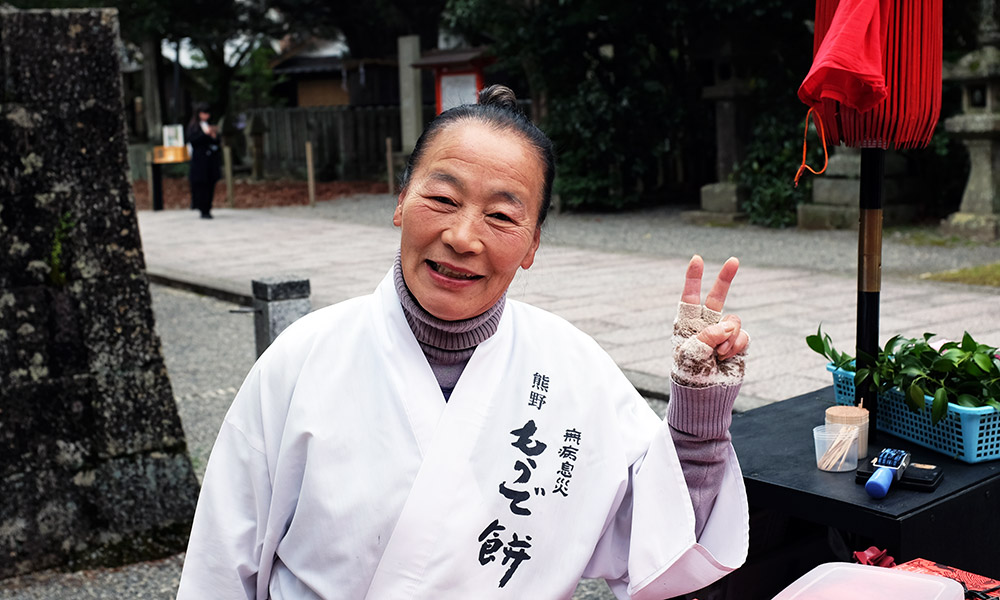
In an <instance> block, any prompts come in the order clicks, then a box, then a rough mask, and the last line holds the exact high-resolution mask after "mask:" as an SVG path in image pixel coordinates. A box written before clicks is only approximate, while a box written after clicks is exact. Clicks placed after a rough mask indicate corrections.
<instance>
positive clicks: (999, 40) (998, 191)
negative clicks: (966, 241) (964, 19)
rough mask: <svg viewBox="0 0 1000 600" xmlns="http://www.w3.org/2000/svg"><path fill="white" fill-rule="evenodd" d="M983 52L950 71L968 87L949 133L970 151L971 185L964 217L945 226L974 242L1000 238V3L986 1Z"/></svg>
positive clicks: (947, 125)
mask: <svg viewBox="0 0 1000 600" xmlns="http://www.w3.org/2000/svg"><path fill="white" fill-rule="evenodd" d="M981 6H982V19H981V21H980V27H979V46H980V47H979V48H978V49H977V50H974V51H973V52H970V53H969V54H966V55H965V56H963V57H962V58H961V59H960V60H959V61H958V63H956V64H955V65H952V66H950V67H946V69H945V78H946V79H948V80H951V81H959V82H961V84H962V113H961V114H959V115H956V116H954V117H951V118H949V119H947V120H946V121H945V123H944V125H945V129H947V130H948V132H950V133H952V134H953V135H954V136H955V137H957V138H958V139H960V140H962V143H963V144H965V147H966V148H967V149H968V151H969V164H970V170H969V181H968V183H966V185H965V192H964V193H963V194H962V204H961V206H960V207H959V210H958V212H956V213H952V214H951V215H949V216H948V218H947V219H946V220H945V221H944V222H943V223H942V230H943V231H944V232H945V233H950V234H956V235H961V236H963V237H968V238H970V239H976V240H982V241H993V240H996V239H998V238H1000V49H998V46H1000V31H998V28H997V18H996V17H997V3H996V0H982V5H981Z"/></svg>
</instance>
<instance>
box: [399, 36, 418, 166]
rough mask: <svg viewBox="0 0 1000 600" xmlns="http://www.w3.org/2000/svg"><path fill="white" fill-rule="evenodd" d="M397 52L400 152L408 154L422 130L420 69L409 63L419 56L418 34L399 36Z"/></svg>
mask: <svg viewBox="0 0 1000 600" xmlns="http://www.w3.org/2000/svg"><path fill="white" fill-rule="evenodd" d="M397 44H398V53H399V122H400V128H401V130H402V131H401V133H402V148H401V150H402V152H403V154H405V155H409V154H410V152H413V147H414V146H416V144H417V138H418V137H420V133H421V131H422V130H423V127H424V124H423V111H422V108H421V107H422V106H423V93H422V90H421V88H420V69H415V68H413V67H412V66H411V65H413V63H414V62H415V61H416V60H417V59H419V58H420V36H417V35H404V36H400V38H399V40H398V42H397Z"/></svg>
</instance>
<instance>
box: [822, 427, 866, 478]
mask: <svg viewBox="0 0 1000 600" xmlns="http://www.w3.org/2000/svg"><path fill="white" fill-rule="evenodd" d="M813 440H814V441H815V443H816V467H817V468H818V469H819V470H820V471H830V472H832V473H847V472H849V471H854V470H855V469H857V468H858V428H857V426H855V425H818V426H816V427H814V428H813Z"/></svg>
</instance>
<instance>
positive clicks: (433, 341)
mask: <svg viewBox="0 0 1000 600" xmlns="http://www.w3.org/2000/svg"><path fill="white" fill-rule="evenodd" d="M393 279H394V281H395V284H396V294H397V295H398V296H399V302H400V304H401V305H402V307H403V314H404V315H405V316H406V322H407V323H408V324H409V325H410V330H411V331H413V335H414V337H416V338H417V342H418V343H419V344H420V348H421V350H423V351H424V356H426V357H427V362H428V363H430V365H431V369H432V370H433V371H434V376H435V377H436V378H437V381H438V385H440V386H441V391H442V392H444V394H445V398H446V399H447V398H448V397H449V396H450V395H451V390H452V389H454V387H455V384H456V383H457V382H458V378H459V376H460V375H461V374H462V370H463V369H464V368H465V365H466V363H468V362H469V359H470V358H471V357H472V353H473V352H475V350H476V346H478V345H479V344H481V343H483V342H485V341H486V340H488V339H489V338H490V337H491V336H492V335H493V334H494V333H496V331H497V326H498V325H499V324H500V317H502V316H503V308H504V304H505V303H506V299H507V294H506V293H505V294H504V295H503V296H501V297H500V299H499V300H497V303H496V304H494V305H493V306H491V307H490V308H489V309H487V310H486V312H484V313H483V314H481V315H478V316H475V317H472V318H471V319H464V320H462V321H445V320H443V319H439V318H437V317H435V316H434V315H432V314H430V313H429V312H427V311H426V310H424V308H423V307H422V306H420V304H419V303H418V302H417V300H416V298H414V297H413V294H412V293H410V289H409V288H408V287H407V286H406V281H405V280H404V279H403V266H402V261H401V255H400V253H399V252H397V253H396V263H395V265H393Z"/></svg>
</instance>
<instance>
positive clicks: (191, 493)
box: [0, 8, 198, 577]
mask: <svg viewBox="0 0 1000 600" xmlns="http://www.w3.org/2000/svg"><path fill="white" fill-rule="evenodd" d="M119 43H120V42H119V38H118V17H117V12H116V11H114V10H107V9H96V10H57V11H34V10H31V11H29V10H25V11H20V10H14V9H11V8H0V486H2V488H0V489H2V493H3V500H2V501H0V577H8V576H11V575H15V574H18V573H23V572H28V571H33V570H37V569H42V568H47V567H51V566H57V565H59V566H69V567H71V568H76V567H86V566H91V565H98V564H103V565H111V564H122V563H127V562H132V561H135V560H140V559H148V558H153V557H159V556H165V555H169V554H173V553H175V552H178V551H180V550H183V549H184V546H185V545H186V541H187V535H188V532H189V530H190V525H191V517H192V515H193V512H194V506H195V502H196V500H197V494H198V484H197V480H196V478H195V475H194V472H193V470H192V468H191V464H190V461H189V459H188V456H187V452H186V445H185V441H184V431H183V429H182V428H181V422H180V418H179V417H178V414H177V408H176V405H175V403H174V399H173V393H172V391H171V387H170V381H169V379H168V378H167V372H166V368H165V366H164V363H163V358H162V354H161V352H160V342H159V339H158V337H157V335H156V333H155V331H154V326H153V313H152V309H151V300H150V295H149V285H148V281H147V278H146V273H145V263H144V259H143V254H142V245H141V241H140V239H139V231H138V223H137V221H136V215H135V206H134V201H133V198H132V195H131V188H130V182H129V178H128V176H127V175H128V173H127V171H128V164H127V159H126V133H125V121H124V107H123V101H122V87H121V76H120V72H119V60H120V58H119V57H120V54H119Z"/></svg>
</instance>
